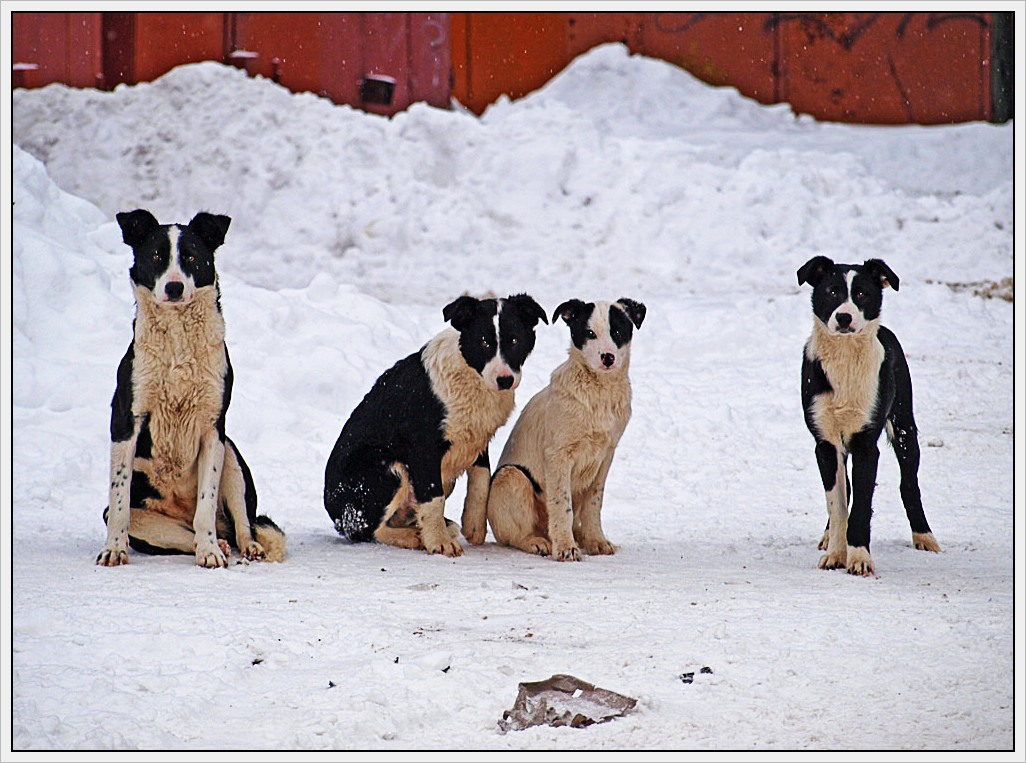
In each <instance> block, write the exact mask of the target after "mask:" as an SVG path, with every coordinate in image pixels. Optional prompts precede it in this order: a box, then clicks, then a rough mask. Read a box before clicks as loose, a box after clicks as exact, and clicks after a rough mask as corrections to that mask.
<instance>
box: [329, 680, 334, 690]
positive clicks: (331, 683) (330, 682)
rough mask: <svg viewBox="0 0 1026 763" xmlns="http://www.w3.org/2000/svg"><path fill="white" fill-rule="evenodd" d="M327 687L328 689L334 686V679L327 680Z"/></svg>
mask: <svg viewBox="0 0 1026 763" xmlns="http://www.w3.org/2000/svg"><path fill="white" fill-rule="evenodd" d="M328 688H329V689H334V688H335V682H334V681H328Z"/></svg>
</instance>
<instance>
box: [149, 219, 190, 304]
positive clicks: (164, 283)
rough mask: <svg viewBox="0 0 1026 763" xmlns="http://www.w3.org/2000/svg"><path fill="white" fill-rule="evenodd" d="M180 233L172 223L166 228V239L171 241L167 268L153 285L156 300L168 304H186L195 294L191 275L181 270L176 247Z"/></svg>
mask: <svg viewBox="0 0 1026 763" xmlns="http://www.w3.org/2000/svg"><path fill="white" fill-rule="evenodd" d="M181 235H182V229H181V228H180V227H178V226H177V225H172V226H171V227H170V228H169V229H168V239H169V240H170V242H171V258H170V260H169V261H168V265H167V270H165V271H164V272H163V273H162V274H161V276H160V277H159V278H158V279H157V283H156V284H155V285H154V287H153V293H154V295H155V296H156V297H157V301H158V302H164V303H168V304H176V305H187V304H189V302H191V301H192V298H193V297H194V296H195V294H196V283H195V281H194V280H193V278H192V276H190V275H186V273H185V271H183V270H182V262H181V257H182V254H181V251H179V249H178V242H179V240H180V238H181Z"/></svg>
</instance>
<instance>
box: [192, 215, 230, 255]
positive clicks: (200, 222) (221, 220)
mask: <svg viewBox="0 0 1026 763" xmlns="http://www.w3.org/2000/svg"><path fill="white" fill-rule="evenodd" d="M231 222H232V218H230V217H228V216H227V215H212V214H210V213H209V212H200V213H199V214H198V215H196V216H195V217H194V218H192V220H191V221H190V222H189V230H191V231H193V232H194V233H195V234H196V235H197V236H199V237H200V241H202V242H203V243H204V244H206V245H207V248H208V249H210V251H214V250H215V249H217V247H219V246H221V244H223V243H224V237H225V234H226V233H228V226H229V225H230V224H231Z"/></svg>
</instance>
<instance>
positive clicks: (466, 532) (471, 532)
mask: <svg viewBox="0 0 1026 763" xmlns="http://www.w3.org/2000/svg"><path fill="white" fill-rule="evenodd" d="M462 531H463V537H464V538H466V539H467V542H468V543H473V544H474V545H475V546H480V545H481V544H482V543H484V541H485V529H484V527H483V526H481V525H479V524H477V523H476V522H474V523H472V524H464V525H463V529H462Z"/></svg>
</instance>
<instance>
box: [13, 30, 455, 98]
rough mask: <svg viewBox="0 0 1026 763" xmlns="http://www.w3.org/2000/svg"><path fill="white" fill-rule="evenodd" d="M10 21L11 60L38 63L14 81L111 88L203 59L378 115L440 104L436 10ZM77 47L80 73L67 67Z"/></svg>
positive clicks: (443, 59) (447, 62)
mask: <svg viewBox="0 0 1026 763" xmlns="http://www.w3.org/2000/svg"><path fill="white" fill-rule="evenodd" d="M84 24H87V25H88V28H89V29H90V30H91V32H92V35H93V38H92V39H91V41H90V42H89V44H88V45H85V44H84V43H83V40H82V35H81V33H80V32H78V31H77V30H78V27H79V26H82V25H84ZM12 27H13V37H14V40H15V53H16V62H17V61H20V60H21V59H17V56H18V55H22V54H23V55H24V60H23V61H21V62H22V63H32V62H38V64H37V66H38V68H36V69H28V68H25V67H18V68H17V69H16V72H15V76H16V79H15V84H16V86H26V87H35V86H39V85H43V84H47V83H49V82H64V83H66V84H74V85H80V86H83V85H90V86H105V87H108V88H110V87H114V86H115V85H117V84H120V83H128V84H135V83H138V82H146V81H149V80H153V79H156V78H157V77H159V76H160V75H162V74H164V73H166V72H167V71H169V70H170V69H172V68H174V67H175V66H179V65H181V64H186V63H194V62H198V61H211V60H212V61H223V62H225V63H230V64H233V65H236V66H239V67H240V68H244V69H246V71H248V72H249V73H250V74H254V75H255V74H259V75H262V76H265V77H267V78H269V79H274V80H275V81H278V82H280V83H281V84H282V85H284V86H285V87H288V88H289V89H291V90H293V91H297V92H301V91H310V92H314V93H318V94H320V95H324V96H327V97H329V98H331V99H332V100H334V101H335V102H336V103H348V104H351V105H353V106H359V107H361V108H364V109H365V110H367V111H371V112H375V113H379V114H394V113H396V112H397V111H401V110H403V109H405V108H407V107H408V106H409V105H410V104H411V103H413V102H415V101H425V102H427V103H430V104H432V105H435V106H439V107H443V108H447V107H448V106H449V94H450V86H451V83H450V71H451V59H450V41H449V17H448V14H445V13H270V12H268V13H198V12H197V13H192V12H186V13H164V12H160V13H157V12H153V13H114V12H111V13H17V14H13V24H12ZM101 40H102V44H101ZM84 53H88V54H89V56H91V57H90V58H88V60H89V62H91V65H92V68H91V69H88V71H87V74H85V75H84V74H83V73H82V72H81V71H80V69H81V68H82V67H81V66H79V67H78V68H75V66H73V65H72V64H73V63H74V61H72V62H70V63H69V56H77V58H75V59H74V60H75V61H77V59H78V58H82V57H83V55H84ZM100 75H102V77H101V76H100ZM98 77H99V79H98ZM375 78H376V79H375ZM368 82H369V87H368V86H367V83H368ZM375 86H378V87H377V88H375Z"/></svg>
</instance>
